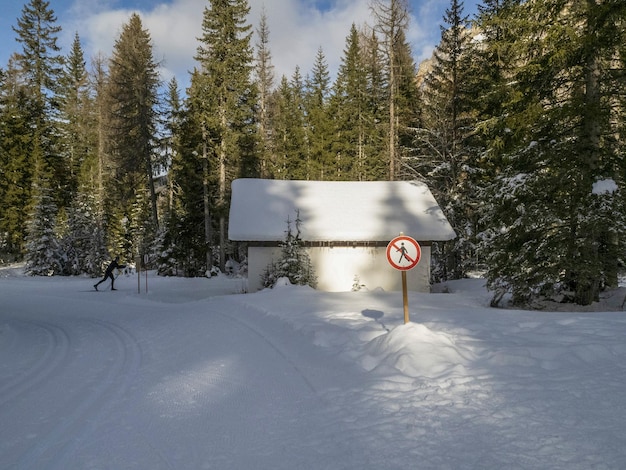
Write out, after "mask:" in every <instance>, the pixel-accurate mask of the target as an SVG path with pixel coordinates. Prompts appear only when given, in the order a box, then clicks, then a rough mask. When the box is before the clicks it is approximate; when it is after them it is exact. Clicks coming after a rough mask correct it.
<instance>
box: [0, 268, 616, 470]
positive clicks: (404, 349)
mask: <svg viewBox="0 0 626 470" xmlns="http://www.w3.org/2000/svg"><path fill="white" fill-rule="evenodd" d="M93 282H94V281H93V280H92V279H88V278H59V277H55V278H33V277H24V276H22V275H20V271H19V270H7V269H4V270H0V468H2V469H115V470H119V469H151V470H156V469H272V470H275V469H289V470H293V469H377V470H378V469H403V470H404V469H438V470H439V469H455V470H457V469H504V468H506V469H568V470H571V469H623V468H626V315H625V314H624V312H620V311H612V312H602V311H600V312H588V313H585V312H576V313H572V312H552V313H550V312H545V311H543V312H528V311H515V310H496V309H490V308H488V307H487V305H488V301H489V296H488V294H487V293H486V292H485V291H484V288H483V282H482V281H481V280H479V279H477V280H466V281H462V282H455V283H450V284H449V286H448V290H449V291H450V293H446V294H443V293H442V294H411V295H410V297H409V303H410V312H411V320H412V321H411V323H409V324H406V325H405V324H403V309H402V298H401V297H402V296H401V294H399V293H397V292H391V293H385V292H346V293H322V292H316V291H313V290H311V289H308V288H302V287H293V286H287V287H281V288H276V289H274V290H271V291H263V292H259V293H256V294H240V292H242V290H243V285H242V281H241V280H236V279H228V278H225V277H221V278H214V279H178V278H159V277H156V276H153V275H151V276H150V277H149V283H148V289H149V290H148V293H145V292H144V290H145V284H144V283H145V281H144V280H143V279H142V281H141V290H142V292H141V293H140V294H139V293H137V279H136V278H134V277H123V276H122V277H120V278H119V279H118V281H117V282H116V287H118V289H119V290H118V291H117V292H111V291H108V290H106V291H103V292H94V291H93V289H92V284H93ZM103 286H104V284H103ZM620 295H621V296H622V298H619V299H617V300H616V297H613V300H612V302H613V307H614V305H615V304H619V303H620V302H621V301H623V292H622V294H620ZM613 307H611V308H613ZM597 309H598V308H596V310H597ZM600 310H601V308H600Z"/></svg>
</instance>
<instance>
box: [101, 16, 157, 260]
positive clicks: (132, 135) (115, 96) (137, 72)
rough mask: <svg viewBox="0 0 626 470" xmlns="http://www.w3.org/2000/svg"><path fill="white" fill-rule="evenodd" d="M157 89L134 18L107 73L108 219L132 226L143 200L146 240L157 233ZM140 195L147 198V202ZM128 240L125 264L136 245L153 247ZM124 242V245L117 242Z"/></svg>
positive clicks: (147, 46)
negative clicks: (111, 169)
mask: <svg viewBox="0 0 626 470" xmlns="http://www.w3.org/2000/svg"><path fill="white" fill-rule="evenodd" d="M158 86H159V79H158V73H157V64H156V62H155V61H154V59H153V55H152V44H151V39H150V35H149V33H148V31H147V30H145V29H143V26H142V22H141V19H140V17H139V16H138V15H137V14H132V15H131V17H130V19H129V21H128V23H126V24H125V25H124V26H123V28H122V32H121V34H120V37H119V38H118V39H117V40H116V42H115V46H114V51H113V56H112V57H111V60H110V67H109V77H108V89H107V95H108V96H107V99H108V103H107V104H108V106H109V107H108V111H109V117H108V122H107V125H108V126H109V128H108V135H107V141H106V142H107V145H108V150H107V151H108V153H109V155H110V156H111V157H112V163H113V164H114V165H115V167H114V175H113V179H112V180H110V182H109V184H110V189H109V192H110V195H111V197H112V198H113V199H112V200H110V201H109V205H110V207H111V209H110V212H109V217H110V221H111V223H112V224H119V223H120V220H121V219H122V218H124V217H125V218H127V219H129V220H130V219H131V213H133V209H132V206H133V205H134V204H135V203H136V202H137V201H138V200H144V201H145V203H146V205H147V207H148V208H149V213H150V215H151V216H150V220H149V222H148V224H149V227H148V228H147V229H146V230H143V231H142V233H144V234H145V236H146V237H148V239H149V238H150V237H154V235H155V234H156V231H157V230H158V213H157V201H156V192H155V184H154V177H155V165H154V156H155V143H156V142H157V141H158V139H157V129H156V128H157V122H158V116H157V112H158V110H157V105H158V94H157V91H158ZM142 193H147V194H149V197H144V196H143V194H142ZM134 213H136V212H134ZM114 214H116V215H117V216H116V217H114V216H113V215H114ZM130 222H131V223H136V222H137V221H134V220H130ZM130 236H131V235H130V234H129V233H125V234H124V239H125V240H124V242H123V245H124V246H125V250H130V251H124V252H120V255H121V256H123V257H125V258H132V257H134V255H135V254H136V252H135V250H136V249H137V245H142V244H144V245H145V244H146V243H149V240H148V241H146V240H134V241H131V240H129V238H128V237H130ZM120 242H122V240H118V243H120Z"/></svg>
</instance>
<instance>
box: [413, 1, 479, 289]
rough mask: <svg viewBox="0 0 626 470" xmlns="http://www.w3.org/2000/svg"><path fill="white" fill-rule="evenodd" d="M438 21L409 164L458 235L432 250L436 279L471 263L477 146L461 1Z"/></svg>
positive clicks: (457, 272)
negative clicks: (437, 40) (437, 38)
mask: <svg viewBox="0 0 626 470" xmlns="http://www.w3.org/2000/svg"><path fill="white" fill-rule="evenodd" d="M443 20H444V24H443V25H442V26H441V42H440V44H439V45H438V46H437V48H436V49H435V52H434V54H433V56H434V57H433V66H432V71H431V72H430V73H429V74H428V76H427V77H426V78H425V80H424V84H423V87H422V120H423V123H422V126H420V127H419V128H417V132H416V136H415V137H416V139H415V144H416V152H415V155H414V156H413V158H411V160H410V161H411V169H412V171H413V172H414V174H416V175H417V176H418V177H422V178H427V181H428V182H429V184H430V186H431V188H432V190H433V192H434V194H435V196H436V197H437V200H438V202H439V204H441V206H442V208H443V210H444V212H445V214H446V217H447V218H448V220H449V221H450V223H451V224H452V226H453V227H454V229H455V231H456V233H457V238H456V239H455V240H454V241H451V242H447V243H439V244H437V245H436V247H435V248H436V250H438V253H439V256H438V258H439V260H440V261H441V263H440V264H439V265H438V266H437V267H436V269H435V270H433V273H434V275H435V277H436V278H438V279H449V278H450V279H458V278H461V277H463V276H464V275H465V274H466V272H467V270H468V269H469V267H470V266H469V263H471V262H472V260H473V259H474V255H475V251H474V244H473V243H472V239H474V237H475V236H476V233H475V223H474V222H473V219H475V218H476V217H477V214H476V213H475V212H474V209H473V206H474V205H475V204H473V201H475V200H476V195H475V194H474V193H473V189H474V188H473V187H472V185H471V184H470V175H472V174H473V168H474V166H475V163H474V158H473V157H474V155H475V152H474V151H473V149H471V148H470V142H469V137H470V136H471V134H472V133H473V131H474V124H475V121H474V117H473V115H472V105H473V98H472V97H471V95H470V94H469V93H468V91H467V88H466V87H467V83H468V82H470V78H471V77H470V75H469V71H470V68H469V61H468V58H469V57H470V34H469V30H468V21H469V20H468V17H467V16H466V15H465V14H464V13H463V3H462V2H460V1H458V0H451V2H450V6H449V8H448V9H446V13H445V15H444V18H443Z"/></svg>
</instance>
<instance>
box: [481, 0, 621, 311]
mask: <svg viewBox="0 0 626 470" xmlns="http://www.w3.org/2000/svg"><path fill="white" fill-rule="evenodd" d="M516 15H517V20H518V22H519V24H520V25H521V28H520V32H521V35H520V38H521V39H520V41H518V42H517V43H516V48H517V49H516V52H517V54H518V60H519V66H518V67H517V68H516V70H515V75H514V76H513V77H512V79H511V81H510V83H511V85H512V87H513V88H514V95H513V96H514V98H515V99H513V100H511V102H510V103H509V104H508V105H507V107H506V112H507V124H508V127H509V128H511V129H514V130H515V132H516V133H517V136H516V139H517V141H516V145H515V146H514V148H512V149H511V151H510V152H508V153H507V154H506V155H505V157H504V159H503V163H504V164H505V165H504V166H503V171H502V172H501V173H500V174H499V175H498V178H497V180H496V183H495V185H494V187H493V191H492V192H491V195H492V196H495V198H494V200H501V201H502V202H501V203H500V204H499V205H497V206H495V207H494V213H492V214H490V217H491V220H492V221H493V222H494V226H493V231H492V232H491V233H490V235H491V238H489V241H490V243H489V244H488V248H489V251H488V252H489V256H490V257H489V272H488V281H489V286H490V287H491V288H492V289H493V290H494V292H495V295H494V300H497V299H498V298H500V297H501V296H502V295H504V293H506V292H512V294H513V301H514V302H517V303H528V302H530V301H531V300H532V299H533V298H534V297H536V296H537V295H544V296H555V295H561V296H565V298H566V299H569V300H572V301H574V302H576V303H579V304H582V305H587V304H590V303H591V302H593V301H594V300H597V299H598V296H599V292H600V291H601V290H602V289H603V288H605V287H610V286H612V285H615V284H616V272H617V265H616V263H617V262H618V260H619V259H620V257H621V256H623V238H622V233H623V230H622V227H623V222H622V221H623V213H624V211H623V206H622V207H618V206H616V205H615V204H614V200H615V198H617V200H619V198H620V197H622V196H621V190H620V188H621V187H622V185H623V180H621V177H620V170H619V168H622V165H621V163H620V157H619V154H618V152H617V151H616V149H617V147H616V145H615V140H614V138H613V135H614V134H613V132H614V126H613V122H615V115H614V108H613V107H612V106H611V103H612V100H613V98H612V97H611V96H610V95H609V94H606V93H605V91H606V90H610V89H611V88H613V87H614V86H615V85H616V82H615V77H614V75H613V74H612V72H611V69H612V67H613V66H614V59H615V56H616V53H617V51H618V48H619V47H620V45H619V44H618V42H617V40H616V36H618V37H619V35H616V34H615V32H616V31H620V30H623V19H624V7H623V6H621V3H620V4H618V3H615V2H608V3H605V2H602V3H597V2H594V1H587V2H557V1H548V2H527V3H522V4H520V5H519V6H518V7H517V8H516ZM617 86H619V85H617ZM605 181H613V182H615V183H616V189H615V191H612V192H604V193H601V194H598V193H597V192H596V191H595V190H594V187H595V185H597V184H599V183H602V182H605ZM601 207H613V208H614V210H615V211H614V212H612V215H609V212H610V211H607V210H599V208H601Z"/></svg>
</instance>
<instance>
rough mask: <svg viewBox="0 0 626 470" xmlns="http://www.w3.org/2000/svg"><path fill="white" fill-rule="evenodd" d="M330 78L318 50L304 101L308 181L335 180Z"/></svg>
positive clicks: (322, 55) (324, 58) (323, 57)
mask: <svg viewBox="0 0 626 470" xmlns="http://www.w3.org/2000/svg"><path fill="white" fill-rule="evenodd" d="M329 86H330V74H329V73H328V65H327V64H326V57H325V56H324V52H323V51H322V49H321V48H319V49H318V50H317V55H316V56H315V62H314V63H313V70H312V71H311V76H310V78H309V79H308V80H307V83H306V92H305V97H304V106H305V116H306V121H305V122H306V124H305V129H306V141H307V143H308V155H307V162H308V165H307V171H306V175H305V179H307V180H309V179H313V180H327V179H334V171H333V167H334V158H333V155H332V151H331V146H332V139H333V136H332V127H331V121H330V116H329V113H328V94H329V91H330V88H329Z"/></svg>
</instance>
